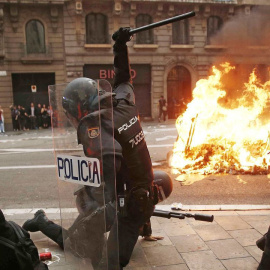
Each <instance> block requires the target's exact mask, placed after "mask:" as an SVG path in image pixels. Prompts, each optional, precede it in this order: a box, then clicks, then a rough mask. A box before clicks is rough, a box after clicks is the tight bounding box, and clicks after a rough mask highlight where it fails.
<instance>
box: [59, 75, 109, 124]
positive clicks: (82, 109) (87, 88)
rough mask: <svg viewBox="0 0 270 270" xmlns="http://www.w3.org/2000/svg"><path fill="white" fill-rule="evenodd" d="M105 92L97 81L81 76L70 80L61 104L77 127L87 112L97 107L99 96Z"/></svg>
mask: <svg viewBox="0 0 270 270" xmlns="http://www.w3.org/2000/svg"><path fill="white" fill-rule="evenodd" d="M103 95H104V97H105V96H108V95H110V96H111V93H108V94H106V91H105V90H103V89H102V88H101V87H100V86H99V84H98V82H97V81H95V80H92V79H89V78H85V77H81V78H77V79H75V80H73V81H71V82H70V83H69V84H68V85H67V87H66V89H65V90H64V93H63V99H62V106H63V109H64V111H65V113H66V115H67V117H68V118H69V120H70V121H71V123H72V124H73V125H74V126H75V127H77V126H78V123H79V121H80V120H81V119H82V118H83V117H84V116H86V115H87V114H89V113H91V112H94V111H96V110H98V109H99V102H100V96H103Z"/></svg>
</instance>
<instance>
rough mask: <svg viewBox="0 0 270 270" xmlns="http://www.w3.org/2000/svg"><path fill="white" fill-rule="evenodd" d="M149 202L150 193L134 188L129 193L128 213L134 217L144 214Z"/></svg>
mask: <svg viewBox="0 0 270 270" xmlns="http://www.w3.org/2000/svg"><path fill="white" fill-rule="evenodd" d="M148 200H149V191H148V190H146V189H144V188H133V189H132V190H131V191H130V193H129V198H128V211H129V212H131V214H133V216H134V215H135V216H136V215H137V214H139V213H143V212H144V211H145V209H146V208H147V205H148Z"/></svg>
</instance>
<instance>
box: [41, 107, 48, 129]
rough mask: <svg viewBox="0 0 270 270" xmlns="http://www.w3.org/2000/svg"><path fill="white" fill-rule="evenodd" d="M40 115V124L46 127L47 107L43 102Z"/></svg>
mask: <svg viewBox="0 0 270 270" xmlns="http://www.w3.org/2000/svg"><path fill="white" fill-rule="evenodd" d="M41 115H42V126H43V128H48V119H49V115H48V111H47V107H46V105H45V104H43V106H42V108H41Z"/></svg>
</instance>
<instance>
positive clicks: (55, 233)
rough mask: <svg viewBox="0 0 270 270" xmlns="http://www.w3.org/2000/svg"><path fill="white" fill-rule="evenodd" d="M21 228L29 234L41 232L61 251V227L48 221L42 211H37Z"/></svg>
mask: <svg viewBox="0 0 270 270" xmlns="http://www.w3.org/2000/svg"><path fill="white" fill-rule="evenodd" d="M22 227H23V229H25V230H26V231H30V232H37V231H41V232H42V233H43V234H45V235H46V236H47V237H49V238H50V239H52V240H53V241H54V242H56V243H57V244H58V245H59V246H60V247H61V248H62V249H63V236H62V227H61V226H59V225H57V224H55V223H54V222H52V221H51V220H49V219H48V218H47V216H46V214H45V212H44V211H43V210H38V211H37V212H36V213H35V215H34V218H32V219H28V220H27V221H26V222H25V223H24V224H23V226H22Z"/></svg>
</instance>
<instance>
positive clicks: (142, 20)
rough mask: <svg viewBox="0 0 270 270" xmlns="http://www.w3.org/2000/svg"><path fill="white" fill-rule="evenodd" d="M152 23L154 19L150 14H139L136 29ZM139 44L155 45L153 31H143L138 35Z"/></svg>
mask: <svg viewBox="0 0 270 270" xmlns="http://www.w3.org/2000/svg"><path fill="white" fill-rule="evenodd" d="M151 23H152V17H151V16H150V15H148V14H139V15H138V16H137V17H136V28H138V27H142V26H145V25H147V24H151ZM136 43H137V44H153V43H154V36H153V29H150V30H147V31H142V32H139V33H137V34H136Z"/></svg>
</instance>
